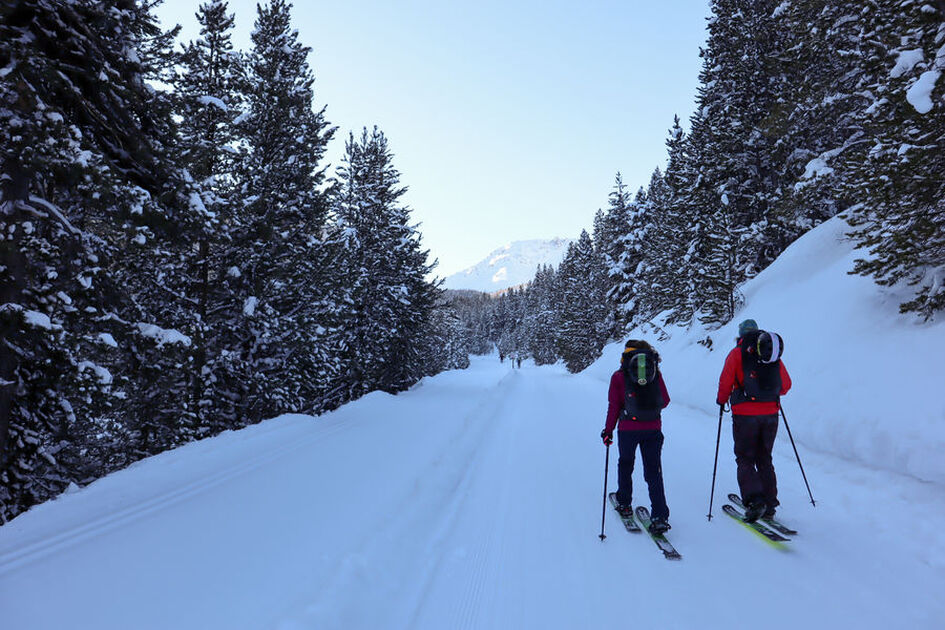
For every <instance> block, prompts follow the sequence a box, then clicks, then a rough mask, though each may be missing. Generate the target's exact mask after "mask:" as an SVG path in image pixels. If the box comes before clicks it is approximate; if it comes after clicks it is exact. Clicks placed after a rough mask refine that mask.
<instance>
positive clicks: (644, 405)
mask: <svg viewBox="0 0 945 630" xmlns="http://www.w3.org/2000/svg"><path fill="white" fill-rule="evenodd" d="M607 400H608V405H607V421H606V424H605V426H604V430H603V431H601V434H600V436H601V438H602V439H603V441H604V444H605V445H608V446H609V445H610V444H613V440H614V429H615V428H616V429H618V431H617V437H618V440H617V446H618V447H619V450H620V455H619V459H618V461H617V494H616V499H617V510H618V511H619V512H620V513H621V514H622V515H630V514H632V513H633V510H632V508H631V501H632V499H633V479H632V477H633V465H634V459H635V455H636V448H637V446H638V445H639V447H640V456H641V458H642V459H643V478H644V479H645V480H646V484H647V486H648V488H649V492H650V511H651V518H652V521H651V523H650V531H651V532H652V533H654V534H659V533H662V532H665V531H666V530H668V529H669V528H670V525H669V507H667V505H666V495H665V492H664V489H663V464H662V459H661V458H662V450H663V431H662V428H663V426H662V420H661V411H662V410H663V409H664V408H665V407H666V405H668V404H669V393H668V392H667V391H666V384H665V383H664V382H663V375H662V374H661V373H660V371H659V355H658V354H657V353H656V351H655V350H654V349H653V347H652V346H651V345H650V344H649V343H647V342H646V341H643V340H639V339H631V340H629V341H627V343H626V346H625V347H624V350H623V354H622V355H621V358H620V369H619V370H617V371H616V372H614V374H613V376H611V377H610V389H609V391H608V394H607ZM618 420H619V425H618Z"/></svg>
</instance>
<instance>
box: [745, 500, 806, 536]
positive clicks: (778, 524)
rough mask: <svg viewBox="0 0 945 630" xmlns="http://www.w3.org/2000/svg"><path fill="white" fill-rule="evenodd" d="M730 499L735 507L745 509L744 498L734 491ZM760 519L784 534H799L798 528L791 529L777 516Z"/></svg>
mask: <svg viewBox="0 0 945 630" xmlns="http://www.w3.org/2000/svg"><path fill="white" fill-rule="evenodd" d="M728 500H729V501H731V502H732V503H733V504H735V507H737V508H738V509H740V510H742V511H744V510H745V506H744V505H743V504H742V498H741V497H740V496H738V495H737V494H735V493H732V494H730V495H728ZM759 520H760V521H762V522H763V523H764V524H765V525H767V526H768V527H770V528H771V529H773V530H774V531H776V532H778V533H779V534H781V535H782V536H797V530H796V529H791V528H790V527H788V526H787V525H785V524H784V523H782V522H781V521H779V520H778V519H776V518H765V517H763V516H762V517H761V518H760V519H759Z"/></svg>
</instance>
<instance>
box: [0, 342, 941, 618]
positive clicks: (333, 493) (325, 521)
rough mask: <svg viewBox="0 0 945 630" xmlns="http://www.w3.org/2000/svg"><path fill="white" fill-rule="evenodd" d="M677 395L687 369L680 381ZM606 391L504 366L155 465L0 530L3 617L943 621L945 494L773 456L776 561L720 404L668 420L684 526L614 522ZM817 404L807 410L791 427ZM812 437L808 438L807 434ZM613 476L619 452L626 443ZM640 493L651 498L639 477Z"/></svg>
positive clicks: (195, 449)
mask: <svg viewBox="0 0 945 630" xmlns="http://www.w3.org/2000/svg"><path fill="white" fill-rule="evenodd" d="M668 386H669V389H670V393H671V394H672V392H673V387H674V384H673V382H671V381H670V382H668ZM605 406H606V383H605V382H604V381H602V380H600V379H599V378H595V377H594V376H592V375H589V374H586V373H585V374H582V375H578V376H571V375H568V374H566V373H565V372H563V370H561V368H558V367H553V368H534V367H529V366H523V369H521V370H516V371H510V370H509V368H508V364H507V363H506V364H504V365H500V364H499V362H498V360H497V359H496V358H494V357H490V358H484V359H474V361H473V365H472V367H471V368H470V369H469V370H466V371H463V372H450V373H446V374H442V375H440V376H438V377H435V378H432V379H427V380H425V381H423V382H422V383H421V384H420V385H419V386H417V387H415V388H413V389H412V390H411V391H409V392H406V393H404V394H401V395H399V396H396V397H393V396H389V395H386V394H380V393H375V394H371V395H369V396H367V397H365V398H364V399H362V400H359V401H357V402H354V403H352V404H349V405H347V406H345V407H344V408H342V409H339V410H338V411H336V412H334V413H331V414H327V415H325V416H323V417H321V418H318V419H311V418H307V417H303V416H286V417H282V418H278V419H275V420H271V421H268V422H265V423H263V424H261V425H258V426H255V427H251V428H249V429H246V430H244V431H240V432H235V433H227V434H224V435H221V436H219V437H217V438H214V439H211V440H206V441H204V442H200V443H195V444H191V445H188V446H186V447H184V448H181V449H178V450H176V451H173V452H170V453H165V454H163V455H160V456H157V457H153V458H151V459H149V460H146V461H144V462H140V463H139V464H137V465H134V466H132V467H130V468H129V469H127V470H124V471H121V472H119V473H117V474H114V475H111V476H109V477H108V478H105V479H103V480H100V481H99V482H97V483H95V484H93V485H91V486H90V487H88V488H85V489H83V490H81V491H79V492H75V493H72V494H67V495H64V496H63V497H61V498H60V499H58V500H56V501H53V502H51V503H48V504H46V505H43V506H39V507H37V508H35V509H33V510H32V511H30V512H28V513H27V514H25V515H22V516H21V517H19V518H18V519H15V520H14V521H13V522H11V523H9V524H7V525H5V526H3V527H0V619H2V622H0V623H2V627H3V628H4V630H19V629H27V628H28V629H40V628H90V629H91V628H95V629H107V628H116V629H117V628H123V629H124V628H136V629H145V628H174V629H182V628H203V629H205V628H226V629H231V628H274V629H278V630H290V629H301V628H320V629H322V628H345V629H350V628H431V629H432V628H437V629H439V628H451V629H452V628H617V627H626V626H628V625H633V626H642V627H660V628H693V627H708V628H716V627H730V628H731V627H744V626H748V625H751V626H759V625H760V626H761V627H765V628H767V629H777V628H792V629H794V628H798V627H805V628H819V627H830V626H834V625H835V624H842V627H856V628H884V629H885V628H889V627H897V628H898V627H908V628H941V627H942V624H943V623H945V598H943V597H942V593H945V492H943V488H942V487H941V486H939V485H936V484H930V483H921V482H918V481H915V480H913V479H911V478H908V477H905V476H895V475H893V474H890V473H888V472H882V471H878V470H872V469H869V468H865V467H862V466H860V465H857V464H854V463H850V462H845V461H843V460H840V459H837V458H836V457H833V456H830V455H827V454H822V453H818V452H812V451H809V450H804V449H802V451H801V455H802V457H803V458H804V465H805V469H806V470H807V474H808V477H809V479H810V481H811V485H812V488H813V490H814V494H815V498H816V499H817V500H818V505H817V507H816V508H813V507H812V506H811V505H810V503H809V501H808V500H807V494H806V490H805V489H804V485H803V481H802V480H801V478H800V473H799V472H798V469H797V464H796V462H795V460H794V455H793V451H791V447H790V443H789V441H788V440H787V435H786V434H783V433H782V435H780V436H779V439H778V444H777V446H776V449H775V451H776V456H775V465H776V466H777V469H778V472H779V478H780V481H781V483H780V486H781V494H782V503H783V508H782V514H783V516H784V520H786V521H787V522H789V523H790V524H791V525H794V526H796V527H797V528H798V529H799V530H800V531H801V533H800V535H798V536H797V537H796V539H795V541H794V542H793V543H792V550H791V551H790V552H786V553H785V552H778V551H776V550H774V549H771V548H770V547H768V546H766V545H765V544H764V543H763V542H761V541H760V540H758V539H756V538H755V537H753V536H752V535H751V534H750V533H749V532H748V531H746V530H744V529H742V528H741V527H740V526H739V525H738V524H736V523H734V522H733V521H731V520H730V519H728V518H727V517H725V516H724V515H723V514H722V512H721V510H720V509H719V507H720V506H721V504H722V503H723V502H724V497H725V494H726V493H727V492H730V491H732V490H734V489H735V480H734V463H733V461H732V460H733V457H732V455H731V435H730V424H728V422H726V425H725V427H724V429H723V440H722V452H721V456H720V461H719V481H718V486H717V491H716V509H715V514H716V518H715V519H713V521H712V522H711V523H709V522H707V521H706V518H705V515H706V510H707V508H708V493H709V486H710V481H711V473H712V457H713V455H714V448H715V435H716V426H717V424H716V423H717V417H712V416H710V415H707V414H706V413H705V411H702V410H697V409H693V408H688V407H686V406H684V405H682V404H679V403H678V402H674V404H671V405H670V407H669V408H668V409H667V411H666V412H665V416H664V417H665V421H664V432H665V433H666V445H665V447H664V466H663V467H664V473H665V478H666V490H667V498H668V501H669V505H670V509H671V511H672V514H671V521H672V524H673V529H672V531H671V532H670V537H671V539H672V540H673V542H674V543H675V544H676V547H677V548H678V549H679V551H680V552H681V553H682V554H683V556H684V559H683V560H682V562H676V563H674V562H668V561H666V560H664V559H663V557H662V556H661V554H660V553H659V551H658V550H657V548H656V546H655V545H654V544H653V543H652V542H651V541H650V540H649V539H648V538H647V537H646V536H645V534H644V535H636V536H633V535H630V534H628V533H626V532H625V531H623V529H622V528H621V526H620V524H619V522H618V521H617V520H616V519H615V518H614V514H613V512H610V511H608V514H607V519H608V520H607V534H608V537H607V539H606V541H604V542H603V543H602V542H601V541H600V540H599V539H598V537H597V534H598V533H599V527H600V514H601V498H602V496H601V493H602V482H603V478H602V474H603V463H604V459H603V456H604V450H603V447H602V446H601V444H600V439H599V437H598V433H599V432H600V428H601V426H602V424H603V416H604V410H605ZM803 422H804V420H803V418H794V417H792V418H791V423H792V428H795V425H801V424H802V423H803ZM796 430H797V429H796V428H795V431H796ZM611 454H612V455H613V457H612V458H611V475H610V479H611V488H613V486H614V484H615V481H616V474H615V470H616V449H614V450H613V452H612V453H611ZM635 482H636V489H635V491H636V496H635V499H637V500H639V499H644V498H645V485H644V483H643V480H642V471H641V470H640V469H639V468H638V470H637V473H636V474H635Z"/></svg>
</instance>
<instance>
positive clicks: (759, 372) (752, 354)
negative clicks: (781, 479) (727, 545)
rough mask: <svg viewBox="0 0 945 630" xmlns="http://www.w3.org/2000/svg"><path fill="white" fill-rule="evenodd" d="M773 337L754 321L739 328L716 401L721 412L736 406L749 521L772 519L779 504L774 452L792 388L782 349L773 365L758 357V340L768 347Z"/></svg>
mask: <svg viewBox="0 0 945 630" xmlns="http://www.w3.org/2000/svg"><path fill="white" fill-rule="evenodd" d="M766 335H767V337H765V336H766ZM772 337H775V338H776V339H775V341H774V344H775V345H776V346H779V345H780V337H778V336H777V335H772V334H771V333H765V332H764V331H760V330H758V324H756V323H755V320H753V319H746V320H745V321H743V322H742V323H741V324H739V326H738V339H737V340H736V346H735V348H733V349H732V351H731V352H729V354H728V356H727V357H726V359H725V367H724V368H723V369H722V375H721V377H720V378H719V393H718V396H717V397H716V400H715V402H716V403H718V404H719V405H720V406H722V407H723V408H724V405H725V403H726V402H731V405H732V436H733V437H734V440H735V463H736V466H737V467H738V488H739V490H740V492H741V497H742V503H743V504H744V505H745V507H746V510H745V517H746V519H745V520H748V521H754V520H757V519H758V518H759V517H762V516H764V517H765V518H768V517H773V516H774V513H775V509H776V508H777V506H778V505H780V502H779V501H778V479H777V476H776V475H775V472H774V463H773V462H772V461H771V450H772V449H773V448H774V439H775V437H776V436H777V433H778V411H779V410H780V409H781V406H780V405H781V403H780V397H781V396H783V395H785V394H786V393H788V390H790V389H791V377H790V376H789V375H788V372H787V369H786V368H785V367H784V363H783V362H782V361H781V360H780V348H777V359H774V360H771V361H770V362H767V363H766V362H765V361H764V360H763V359H761V358H760V357H759V356H758V350H757V348H758V344H759V339H760V340H761V342H762V343H765V342H766V343H769V344H770V343H771V339H772ZM746 369H747V376H746Z"/></svg>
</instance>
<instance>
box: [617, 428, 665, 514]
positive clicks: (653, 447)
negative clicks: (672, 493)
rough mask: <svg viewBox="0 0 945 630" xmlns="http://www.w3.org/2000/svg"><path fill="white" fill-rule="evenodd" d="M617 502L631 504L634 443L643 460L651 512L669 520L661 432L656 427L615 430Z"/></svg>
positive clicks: (634, 454)
mask: <svg viewBox="0 0 945 630" xmlns="http://www.w3.org/2000/svg"><path fill="white" fill-rule="evenodd" d="M617 446H618V447H619V448H620V459H618V460H617V503H622V504H624V505H631V504H632V503H631V502H632V500H633V463H634V459H635V458H636V451H637V446H639V447H640V457H641V458H642V459H643V478H644V479H645V480H646V485H647V487H648V488H649V490H650V514H651V516H652V517H653V518H665V519H669V508H668V507H667V506H666V494H665V492H664V491H663V462H662V452H663V432H662V431H660V430H659V429H652V430H646V431H617Z"/></svg>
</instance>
